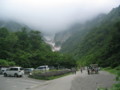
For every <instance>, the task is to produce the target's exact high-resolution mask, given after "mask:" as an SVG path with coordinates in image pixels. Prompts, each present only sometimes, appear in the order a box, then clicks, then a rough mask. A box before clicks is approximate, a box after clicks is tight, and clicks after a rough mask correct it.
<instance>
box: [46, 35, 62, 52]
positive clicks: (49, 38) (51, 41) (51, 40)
mask: <svg viewBox="0 0 120 90" xmlns="http://www.w3.org/2000/svg"><path fill="white" fill-rule="evenodd" d="M44 40H45V42H46V43H47V44H49V45H50V46H51V48H52V51H53V52H55V51H59V50H60V49H61V46H56V44H55V42H54V35H52V36H44Z"/></svg>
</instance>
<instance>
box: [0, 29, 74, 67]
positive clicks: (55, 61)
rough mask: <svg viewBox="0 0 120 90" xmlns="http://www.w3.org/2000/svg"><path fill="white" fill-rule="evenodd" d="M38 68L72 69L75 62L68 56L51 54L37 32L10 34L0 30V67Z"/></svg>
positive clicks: (7, 31) (24, 30)
mask: <svg viewBox="0 0 120 90" xmlns="http://www.w3.org/2000/svg"><path fill="white" fill-rule="evenodd" d="M11 64H12V65H15V64H16V65H19V66H22V67H38V66H40V65H49V66H55V67H58V66H62V67H68V68H69V67H72V66H75V65H76V64H75V60H74V59H72V57H71V56H69V55H63V54H60V53H58V52H52V50H51V48H50V46H48V45H47V44H46V43H45V42H44V41H43V40H42V36H41V33H40V32H39V31H27V30H26V29H25V28H23V29H22V30H21V31H16V32H10V31H9V30H8V29H6V28H0V65H11Z"/></svg>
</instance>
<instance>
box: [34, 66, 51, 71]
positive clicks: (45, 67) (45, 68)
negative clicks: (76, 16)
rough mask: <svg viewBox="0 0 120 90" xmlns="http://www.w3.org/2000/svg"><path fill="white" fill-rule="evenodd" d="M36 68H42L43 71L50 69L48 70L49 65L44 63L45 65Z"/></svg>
mask: <svg viewBox="0 0 120 90" xmlns="http://www.w3.org/2000/svg"><path fill="white" fill-rule="evenodd" d="M36 70H42V71H45V70H47V71H48V70H49V67H48V65H43V66H39V67H37V68H36Z"/></svg>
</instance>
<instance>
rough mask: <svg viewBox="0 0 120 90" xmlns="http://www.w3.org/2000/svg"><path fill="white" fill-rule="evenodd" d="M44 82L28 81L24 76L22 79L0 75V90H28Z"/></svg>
mask: <svg viewBox="0 0 120 90" xmlns="http://www.w3.org/2000/svg"><path fill="white" fill-rule="evenodd" d="M44 82H45V81H40V80H34V79H30V78H28V77H27V76H26V75H25V76H24V77H22V78H16V77H4V76H3V75H0V90H28V89H31V88H33V87H35V86H37V85H39V84H42V83H44Z"/></svg>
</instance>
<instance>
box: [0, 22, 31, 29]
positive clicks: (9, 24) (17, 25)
mask: <svg viewBox="0 0 120 90" xmlns="http://www.w3.org/2000/svg"><path fill="white" fill-rule="evenodd" d="M0 27H5V28H7V29H8V30H9V31H18V30H21V29H22V28H23V27H25V28H26V29H28V30H31V29H30V28H29V27H28V26H26V25H24V24H20V23H17V22H15V21H6V20H0Z"/></svg>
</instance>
